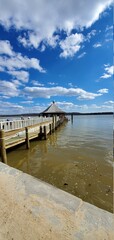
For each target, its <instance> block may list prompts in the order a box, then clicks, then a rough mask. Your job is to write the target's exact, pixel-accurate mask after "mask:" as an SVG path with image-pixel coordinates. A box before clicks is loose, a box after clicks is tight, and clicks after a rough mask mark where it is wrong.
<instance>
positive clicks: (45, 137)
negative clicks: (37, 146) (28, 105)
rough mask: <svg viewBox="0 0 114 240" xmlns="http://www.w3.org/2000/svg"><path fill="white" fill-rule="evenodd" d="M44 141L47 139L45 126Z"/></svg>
mask: <svg viewBox="0 0 114 240" xmlns="http://www.w3.org/2000/svg"><path fill="white" fill-rule="evenodd" d="M44 139H45V140H46V139H47V132H46V126H44Z"/></svg>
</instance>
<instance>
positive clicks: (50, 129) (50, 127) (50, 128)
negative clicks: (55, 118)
mask: <svg viewBox="0 0 114 240" xmlns="http://www.w3.org/2000/svg"><path fill="white" fill-rule="evenodd" d="M49 133H50V135H51V134H52V126H51V123H50V124H49Z"/></svg>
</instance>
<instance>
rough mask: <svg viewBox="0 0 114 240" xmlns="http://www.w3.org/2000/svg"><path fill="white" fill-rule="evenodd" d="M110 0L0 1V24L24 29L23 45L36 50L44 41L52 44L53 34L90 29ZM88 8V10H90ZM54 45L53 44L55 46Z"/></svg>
mask: <svg viewBox="0 0 114 240" xmlns="http://www.w3.org/2000/svg"><path fill="white" fill-rule="evenodd" d="M112 2H113V1H112V0H94V1H91V0H85V1H84V0H80V1H79V0H70V1H69V0H65V1H61V0H58V1H56V0H50V1H47V0H38V1H36V0H32V1H31V0H24V1H23V0H12V1H9V0H0V23H1V24H2V25H3V26H4V27H5V28H7V29H9V28H10V27H11V26H13V27H14V28H15V29H16V30H20V29H23V30H27V31H28V34H27V35H25V34H24V35H23V36H20V41H21V43H23V45H26V46H27V45H29V46H30V45H32V46H34V47H35V48H37V47H38V46H39V44H40V43H41V42H42V41H43V40H46V41H48V42H49V44H50V43H51V44H52V45H53V43H52V39H53V37H54V33H55V32H56V31H58V30H60V31H61V30H63V31H65V32H66V33H67V34H70V32H71V31H72V30H73V29H76V28H77V29H79V28H80V29H82V28H83V27H86V28H88V27H90V26H91V25H92V24H93V23H94V22H95V21H96V20H98V18H99V16H100V14H101V13H102V12H103V11H104V10H105V9H106V8H107V7H108V6H109V5H110V4H111V3H112ZM89 9H90V10H89ZM54 44H55V43H54Z"/></svg>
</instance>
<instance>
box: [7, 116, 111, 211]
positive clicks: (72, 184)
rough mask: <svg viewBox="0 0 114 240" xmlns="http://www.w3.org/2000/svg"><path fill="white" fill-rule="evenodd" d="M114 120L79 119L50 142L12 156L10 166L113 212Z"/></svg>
mask: <svg viewBox="0 0 114 240" xmlns="http://www.w3.org/2000/svg"><path fill="white" fill-rule="evenodd" d="M112 130H113V117H112V115H98V116H97V115H96V116H95V115H94V116H75V117H74V118H73V122H72V121H71V120H70V121H68V122H67V123H65V124H63V125H62V126H61V127H60V128H59V129H58V130H57V131H56V132H55V133H53V134H52V135H51V136H49V137H48V139H47V141H45V140H42V141H37V140H35V141H32V142H31V143H30V149H29V150H26V148H25V146H24V145H23V146H21V147H18V148H16V149H15V150H12V151H9V152H8V164H9V165H10V166H12V167H15V168H17V169H20V170H22V171H23V172H26V173H28V174H30V175H32V176H34V177H36V178H39V179H41V180H43V181H45V182H48V183H50V184H52V185H54V186H56V187H58V188H60V189H63V190H64V191H67V192H69V193H71V194H73V195H75V196H77V197H80V198H82V199H83V200H84V201H86V202H89V203H92V204H94V205H96V206H98V207H100V208H102V209H105V210H108V211H110V212H112V211H113V196H112V195H113V133H112Z"/></svg>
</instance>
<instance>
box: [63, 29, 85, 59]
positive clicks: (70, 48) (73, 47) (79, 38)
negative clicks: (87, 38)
mask: <svg viewBox="0 0 114 240" xmlns="http://www.w3.org/2000/svg"><path fill="white" fill-rule="evenodd" d="M83 41H84V36H83V35H82V34H77V33H75V34H71V35H70V36H68V37H66V39H65V40H62V41H61V42H60V47H61V49H62V53H61V54H60V57H64V58H67V57H73V56H74V54H75V53H77V52H78V51H79V49H80V47H81V43H82V42H83Z"/></svg>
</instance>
